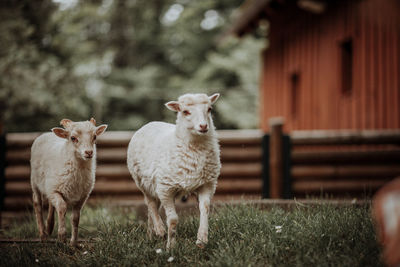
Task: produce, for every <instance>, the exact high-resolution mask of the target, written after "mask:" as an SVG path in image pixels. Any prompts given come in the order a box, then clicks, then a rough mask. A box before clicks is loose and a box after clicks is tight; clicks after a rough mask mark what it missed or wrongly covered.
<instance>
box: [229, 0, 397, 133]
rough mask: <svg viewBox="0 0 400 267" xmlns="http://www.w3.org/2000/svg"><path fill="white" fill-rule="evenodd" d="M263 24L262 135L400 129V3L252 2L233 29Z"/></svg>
mask: <svg viewBox="0 0 400 267" xmlns="http://www.w3.org/2000/svg"><path fill="white" fill-rule="evenodd" d="M260 25H264V28H265V25H267V26H268V38H267V40H268V46H267V48H266V49H265V51H264V52H263V53H262V57H263V66H262V75H261V82H260V101H261V103H260V112H261V116H260V117H261V128H262V129H263V130H265V131H267V130H268V118H270V117H275V116H282V117H284V118H285V127H286V128H285V130H287V131H291V130H300V129H301V130H302V129H388V128H400V1H399V0H339V1H329V0H326V1H322V0H253V1H246V2H245V3H244V4H243V5H242V7H241V8H240V15H239V17H238V19H237V20H236V21H235V24H234V25H233V28H232V30H233V32H234V33H235V34H236V35H237V36H242V35H244V34H246V33H248V32H250V31H253V30H255V29H256V28H257V27H259V26H260Z"/></svg>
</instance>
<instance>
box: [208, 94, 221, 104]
mask: <svg viewBox="0 0 400 267" xmlns="http://www.w3.org/2000/svg"><path fill="white" fill-rule="evenodd" d="M218 98H219V93H216V94H213V95H212V96H209V97H208V99H210V101H211V105H212V104H214V103H215V102H217V100H218Z"/></svg>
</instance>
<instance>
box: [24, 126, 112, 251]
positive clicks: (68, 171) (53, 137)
mask: <svg viewBox="0 0 400 267" xmlns="http://www.w3.org/2000/svg"><path fill="white" fill-rule="evenodd" d="M60 124H61V125H62V126H64V128H65V129H63V128H58V127H56V128H53V129H51V131H52V133H45V134H42V135H40V136H39V137H38V138H36V139H35V141H34V142H33V144H32V149H31V186H32V192H33V207H34V210H35V214H36V220H37V224H38V228H39V235H40V239H41V240H44V239H46V238H47V236H48V235H51V232H52V231H53V227H54V208H55V210H56V211H57V215H58V238H59V239H60V240H61V241H65V239H66V237H65V234H66V233H65V232H66V231H65V213H66V211H67V206H71V207H72V217H71V225H72V237H71V242H70V244H71V245H72V246H76V245H77V238H78V224H79V217H80V211H81V209H82V207H83V205H84V204H85V202H86V200H87V198H88V197H89V194H90V192H91V191H92V189H93V186H94V182H95V170H96V136H99V135H101V134H102V133H103V132H104V131H105V130H106V128H107V125H100V126H98V127H96V121H95V120H94V119H93V118H92V119H90V121H82V122H73V121H71V120H68V119H63V120H61V122H60ZM46 199H48V201H49V211H48V216H47V229H46V231H45V229H44V224H43V216H42V203H43V201H45V200H46Z"/></svg>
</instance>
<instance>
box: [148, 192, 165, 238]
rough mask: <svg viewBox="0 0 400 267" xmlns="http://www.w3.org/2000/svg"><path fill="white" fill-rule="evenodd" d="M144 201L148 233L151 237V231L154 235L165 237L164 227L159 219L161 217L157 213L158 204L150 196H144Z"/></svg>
mask: <svg viewBox="0 0 400 267" xmlns="http://www.w3.org/2000/svg"><path fill="white" fill-rule="evenodd" d="M145 201H146V204H147V209H148V214H147V216H148V230H147V231H148V233H149V234H150V235H151V233H152V230H154V232H155V233H156V235H158V236H160V237H163V236H164V235H165V227H164V223H163V221H162V219H161V216H160V214H159V212H158V209H159V206H160V204H159V202H158V201H157V200H155V199H154V198H152V197H151V196H148V195H145Z"/></svg>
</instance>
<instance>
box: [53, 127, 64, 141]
mask: <svg viewBox="0 0 400 267" xmlns="http://www.w3.org/2000/svg"><path fill="white" fill-rule="evenodd" d="M51 131H52V132H53V133H54V134H55V135H57V136H58V137H61V138H65V139H67V138H68V131H67V130H65V129H63V128H60V127H55V128H53V129H51Z"/></svg>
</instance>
